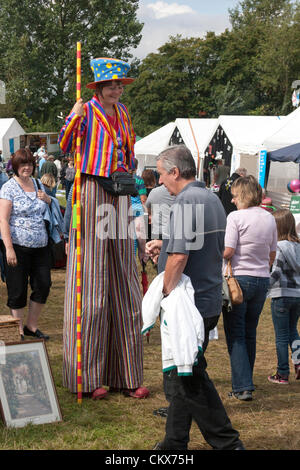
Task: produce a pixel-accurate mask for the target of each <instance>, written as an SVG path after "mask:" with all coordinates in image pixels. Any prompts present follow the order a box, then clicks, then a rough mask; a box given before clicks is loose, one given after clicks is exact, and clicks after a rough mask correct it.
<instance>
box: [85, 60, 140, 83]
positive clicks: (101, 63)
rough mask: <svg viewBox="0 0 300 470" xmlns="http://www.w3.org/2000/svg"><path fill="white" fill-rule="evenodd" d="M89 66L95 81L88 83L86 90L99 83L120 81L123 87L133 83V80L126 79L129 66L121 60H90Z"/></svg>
mask: <svg viewBox="0 0 300 470" xmlns="http://www.w3.org/2000/svg"><path fill="white" fill-rule="evenodd" d="M90 64H91V69H92V71H93V73H94V78H95V81H94V82H91V83H88V84H87V88H91V89H92V90H94V89H95V88H96V86H97V84H98V83H101V82H109V81H111V80H120V81H121V82H122V84H123V85H128V84H129V83H132V82H133V81H134V78H129V77H126V75H127V73H128V72H129V70H130V65H129V64H127V63H126V62H123V60H119V59H110V58H108V57H100V58H99V59H92V60H91V62H90Z"/></svg>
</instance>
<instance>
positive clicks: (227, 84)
mask: <svg viewBox="0 0 300 470" xmlns="http://www.w3.org/2000/svg"><path fill="white" fill-rule="evenodd" d="M229 17H230V21H231V25H232V28H231V30H226V31H225V32H224V33H222V34H220V35H215V34H214V33H212V32H209V33H207V35H206V36H205V38H203V39H200V38H191V39H182V38H181V37H180V36H177V37H175V38H174V37H173V38H170V39H169V41H168V43H167V44H165V45H164V46H162V47H160V48H159V51H158V53H157V54H149V55H148V56H147V57H146V58H145V59H144V60H143V61H142V63H141V65H140V68H139V73H138V78H137V80H136V81H135V83H134V84H133V85H132V86H130V87H129V88H128V90H127V91H126V99H127V101H128V105H129V108H130V110H131V113H132V115H133V119H134V124H135V127H136V129H137V132H138V134H139V135H146V134H147V133H149V132H151V131H153V130H155V129H156V128H158V127H160V126H162V125H164V124H167V123H168V122H170V121H172V120H174V119H176V118H179V117H190V118H192V117H194V118H195V117H199V113H200V115H203V113H205V115H204V116H205V117H218V116H219V115H220V114H271V115H276V114H286V113H288V112H290V111H291V110H292V106H291V95H292V90H291V85H292V82H293V81H294V80H297V79H300V53H299V48H300V42H299V37H300V7H299V2H292V1H291V0H244V1H240V2H239V3H238V5H237V6H236V8H234V9H232V10H229Z"/></svg>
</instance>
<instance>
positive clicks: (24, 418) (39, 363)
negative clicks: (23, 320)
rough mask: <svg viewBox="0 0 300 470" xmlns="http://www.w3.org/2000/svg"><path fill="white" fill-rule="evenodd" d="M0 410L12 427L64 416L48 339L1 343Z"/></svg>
mask: <svg viewBox="0 0 300 470" xmlns="http://www.w3.org/2000/svg"><path fill="white" fill-rule="evenodd" d="M0 411H1V416H2V419H3V421H4V424H5V425H6V426H12V427H22V426H25V425H26V424H28V423H32V424H45V423H51V422H57V421H61V420H62V416H61V411H60V407H59V403H58V399H57V395H56V390H55V385H54V381H53V377H52V373H51V369H50V364H49V359H48V354H47V350H46V346H45V343H44V341H42V340H41V341H40V340H38V341H26V342H22V343H7V344H1V345H0Z"/></svg>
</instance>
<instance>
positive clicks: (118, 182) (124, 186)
mask: <svg viewBox="0 0 300 470" xmlns="http://www.w3.org/2000/svg"><path fill="white" fill-rule="evenodd" d="M97 180H98V181H99V183H100V184H101V186H102V188H103V189H104V191H107V192H108V193H110V194H112V195H113V196H137V194H138V192H137V189H136V185H135V178H134V177H133V176H132V175H130V174H129V173H124V172H120V171H115V172H114V173H113V174H112V175H111V176H110V177H109V178H104V177H103V176H98V177H97Z"/></svg>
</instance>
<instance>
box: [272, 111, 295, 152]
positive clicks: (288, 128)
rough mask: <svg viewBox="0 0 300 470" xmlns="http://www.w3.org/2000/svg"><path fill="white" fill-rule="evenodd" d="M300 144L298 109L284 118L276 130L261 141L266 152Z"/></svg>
mask: <svg viewBox="0 0 300 470" xmlns="http://www.w3.org/2000/svg"><path fill="white" fill-rule="evenodd" d="M299 142H300V107H299V108H297V109H296V110H295V111H293V112H292V113H290V114H288V115H287V116H285V118H284V119H283V120H282V121H281V125H280V126H279V128H278V129H276V130H275V131H273V132H272V133H270V134H268V135H267V136H266V138H265V139H264V141H263V145H264V147H265V148H266V149H267V150H268V152H272V151H273V150H278V149H280V148H283V147H288V146H289V145H293V144H298V143H299Z"/></svg>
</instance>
